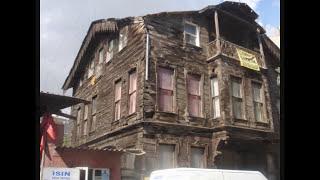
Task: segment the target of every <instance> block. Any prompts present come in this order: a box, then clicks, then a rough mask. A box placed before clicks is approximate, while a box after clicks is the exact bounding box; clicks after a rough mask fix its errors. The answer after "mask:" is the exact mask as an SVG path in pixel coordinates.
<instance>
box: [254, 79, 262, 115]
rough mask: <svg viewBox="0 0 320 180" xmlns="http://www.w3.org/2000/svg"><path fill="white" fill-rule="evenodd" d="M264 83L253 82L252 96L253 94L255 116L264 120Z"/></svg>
mask: <svg viewBox="0 0 320 180" xmlns="http://www.w3.org/2000/svg"><path fill="white" fill-rule="evenodd" d="M261 87H262V85H261V84H260V83H252V94H253V95H252V96H253V108H254V117H255V119H256V121H263V118H262V109H263V101H262V88H261Z"/></svg>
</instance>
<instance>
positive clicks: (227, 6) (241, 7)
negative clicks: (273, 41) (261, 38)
mask: <svg viewBox="0 0 320 180" xmlns="http://www.w3.org/2000/svg"><path fill="white" fill-rule="evenodd" d="M216 9H217V10H220V11H223V12H225V13H229V14H230V12H231V13H235V14H236V15H235V17H237V16H238V15H239V16H241V17H244V18H245V19H246V20H248V19H249V20H250V21H252V22H253V24H251V23H249V24H251V25H252V26H255V27H258V28H259V29H261V30H262V32H265V30H264V29H263V28H262V27H261V26H260V25H259V24H258V23H256V22H255V21H254V20H255V19H256V18H258V15H257V14H256V13H255V12H254V11H253V10H252V9H251V8H250V7H249V6H248V5H247V4H246V3H239V2H231V1H225V2H222V3H220V4H218V5H209V6H207V7H205V8H203V9H201V10H198V11H174V12H161V13H155V14H147V15H145V16H138V17H127V18H123V19H115V18H109V19H100V20H96V21H93V22H92V23H91V25H90V27H89V29H88V31H87V34H86V36H85V38H84V40H83V42H82V44H81V47H80V49H79V51H78V54H77V56H76V58H75V61H74V64H73V66H72V68H71V70H70V72H69V74H68V76H67V78H66V80H65V82H64V84H63V86H62V89H64V90H67V89H69V88H71V87H72V86H73V84H74V81H75V79H76V78H77V76H79V74H80V73H79V72H80V71H81V67H84V66H86V65H87V64H88V61H89V58H84V57H86V55H87V53H88V52H89V51H90V48H89V47H90V45H91V44H92V42H93V40H94V38H95V37H96V36H97V34H99V33H115V32H118V31H119V29H120V28H121V27H120V26H121V25H122V24H126V23H130V22H133V21H136V20H139V19H142V18H145V17H150V16H159V15H163V14H184V13H199V14H202V13H213V12H214V10H216ZM227 11H228V12H227ZM85 59H86V60H85Z"/></svg>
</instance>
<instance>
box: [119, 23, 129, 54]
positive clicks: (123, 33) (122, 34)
mask: <svg viewBox="0 0 320 180" xmlns="http://www.w3.org/2000/svg"><path fill="white" fill-rule="evenodd" d="M127 34H128V26H126V27H124V28H122V29H121V31H120V33H119V51H121V50H122V49H123V48H124V47H125V46H126V45H127Z"/></svg>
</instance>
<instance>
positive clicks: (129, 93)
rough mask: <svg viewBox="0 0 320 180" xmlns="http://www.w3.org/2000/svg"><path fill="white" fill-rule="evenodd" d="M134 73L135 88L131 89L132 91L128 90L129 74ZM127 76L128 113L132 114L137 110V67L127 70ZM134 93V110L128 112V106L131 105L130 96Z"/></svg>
mask: <svg viewBox="0 0 320 180" xmlns="http://www.w3.org/2000/svg"><path fill="white" fill-rule="evenodd" d="M133 73H135V76H136V78H135V87H136V89H135V90H133V91H132V92H130V89H131V88H130V85H131V79H130V76H131V75H132V74H133ZM128 74H129V76H128V82H129V83H128V114H129V115H131V114H134V113H136V112H137V89H138V72H137V68H132V69H131V70H130V71H129V72H128ZM133 94H135V96H136V98H135V99H134V100H135V107H134V111H132V112H130V107H131V96H132V95H133Z"/></svg>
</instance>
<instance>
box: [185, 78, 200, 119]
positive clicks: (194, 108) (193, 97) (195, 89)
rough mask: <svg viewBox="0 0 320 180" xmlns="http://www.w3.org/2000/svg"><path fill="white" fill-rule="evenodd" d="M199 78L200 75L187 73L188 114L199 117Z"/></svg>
mask: <svg viewBox="0 0 320 180" xmlns="http://www.w3.org/2000/svg"><path fill="white" fill-rule="evenodd" d="M200 79H201V76H199V75H191V74H188V75H187V86H188V88H187V89H188V111H189V114H190V116H195V117H200V116H201V114H202V108H201V106H202V98H201V92H200Z"/></svg>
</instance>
